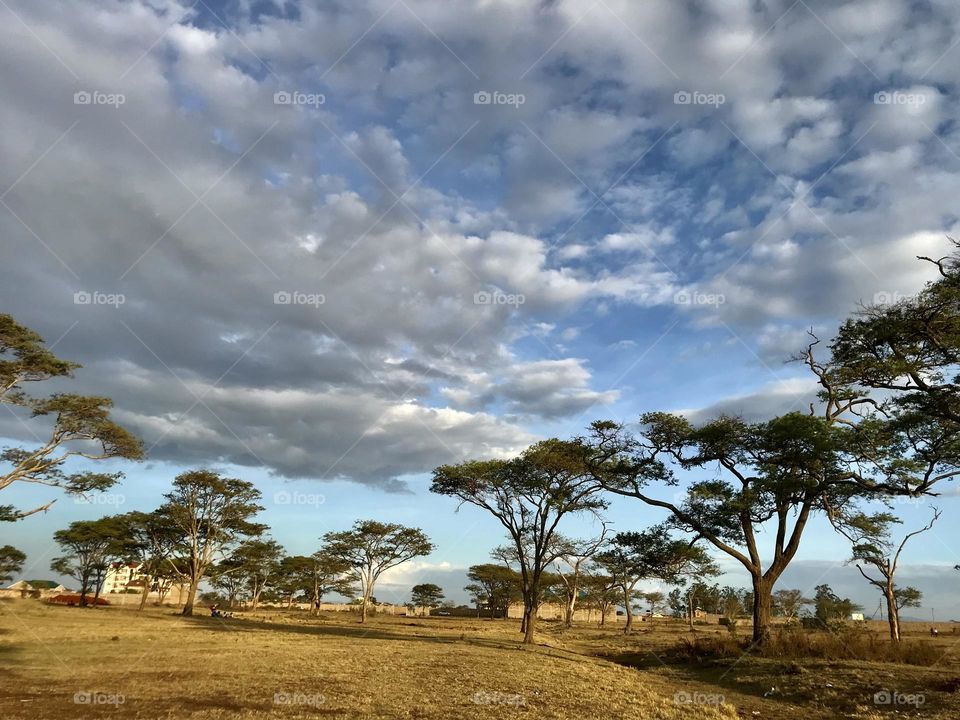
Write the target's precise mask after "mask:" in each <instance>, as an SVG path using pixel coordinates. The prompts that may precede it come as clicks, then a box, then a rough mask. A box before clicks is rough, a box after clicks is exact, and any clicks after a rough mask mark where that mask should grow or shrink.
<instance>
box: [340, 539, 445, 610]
mask: <svg viewBox="0 0 960 720" xmlns="http://www.w3.org/2000/svg"><path fill="white" fill-rule="evenodd" d="M323 541H324V544H325V546H326V552H327V553H328V554H329V555H330V556H331V557H333V558H336V559H337V560H340V561H342V562H344V563H345V564H347V565H349V567H350V573H351V574H352V576H353V577H354V579H355V580H356V581H357V582H358V583H359V584H360V592H361V603H360V622H366V620H367V605H368V604H369V602H370V598H371V597H372V596H373V590H374V587H375V586H376V583H377V580H378V579H379V578H380V576H381V575H382V574H383V573H384V571H386V570H389V569H390V568H393V567H396V566H397V565H400V564H402V563H405V562H407V561H408V560H412V559H413V558H415V557H421V556H423V555H429V554H430V553H431V552H433V544H432V543H431V542H430V540H429V538H427V536H426V535H424V533H423V531H422V530H420V529H419V528H409V527H404V526H403V525H397V524H394V523H381V522H377V521H375V520H358V521H357V522H355V523H354V524H353V527H352V528H351V529H350V530H344V531H342V532H329V533H327V534H325V535H324V536H323Z"/></svg>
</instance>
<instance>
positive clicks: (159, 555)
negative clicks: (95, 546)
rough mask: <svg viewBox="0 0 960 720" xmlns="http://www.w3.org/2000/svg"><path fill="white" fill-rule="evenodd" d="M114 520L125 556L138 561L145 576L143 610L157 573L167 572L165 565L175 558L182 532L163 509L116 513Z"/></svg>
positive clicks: (141, 596) (126, 558) (127, 558)
mask: <svg viewBox="0 0 960 720" xmlns="http://www.w3.org/2000/svg"><path fill="white" fill-rule="evenodd" d="M115 522H116V524H117V532H118V537H117V540H118V542H119V543H120V545H121V548H122V551H121V552H122V555H123V559H124V560H126V561H129V562H135V563H137V564H138V568H137V570H138V572H139V573H140V575H141V576H142V578H143V588H142V590H141V594H140V608H139V609H140V610H143V609H144V608H145V607H146V604H147V598H148V597H149V595H150V592H151V591H152V590H153V589H154V586H155V584H156V582H157V578H158V576H161V575H163V574H164V570H165V566H166V565H167V564H168V563H169V562H171V561H172V559H173V555H174V552H175V550H176V548H177V545H178V543H179V542H180V541H181V540H182V539H183V535H182V533H181V531H180V530H179V529H178V528H177V527H176V526H175V525H174V524H173V523H172V522H171V520H170V518H169V517H168V516H167V515H165V514H164V513H163V512H161V511H160V510H155V511H154V512H151V513H145V512H139V511H134V512H129V513H125V514H123V515H118V516H116V518H115Z"/></svg>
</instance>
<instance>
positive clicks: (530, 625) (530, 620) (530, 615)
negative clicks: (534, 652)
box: [523, 605, 537, 645]
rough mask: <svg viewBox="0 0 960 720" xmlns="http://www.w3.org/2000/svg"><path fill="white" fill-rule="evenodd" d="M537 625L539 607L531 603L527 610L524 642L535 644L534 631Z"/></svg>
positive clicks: (525, 643)
mask: <svg viewBox="0 0 960 720" xmlns="http://www.w3.org/2000/svg"><path fill="white" fill-rule="evenodd" d="M536 625H537V609H536V607H535V606H534V605H531V606H530V608H529V610H527V611H526V627H525V628H524V629H523V644H524V645H533V632H534V629H535V628H536Z"/></svg>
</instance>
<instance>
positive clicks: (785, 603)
mask: <svg viewBox="0 0 960 720" xmlns="http://www.w3.org/2000/svg"><path fill="white" fill-rule="evenodd" d="M773 603H774V608H775V609H776V611H777V612H778V613H779V614H780V615H781V616H783V617H785V618H786V619H787V620H794V619H796V617H797V616H798V615H799V614H800V610H801V609H802V608H803V606H804V605H811V604H813V600H811V599H809V598H805V597H804V596H803V591H802V590H793V589H784V590H777V591H776V592H774V593H773Z"/></svg>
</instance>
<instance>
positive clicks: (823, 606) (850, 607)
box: [813, 585, 863, 627]
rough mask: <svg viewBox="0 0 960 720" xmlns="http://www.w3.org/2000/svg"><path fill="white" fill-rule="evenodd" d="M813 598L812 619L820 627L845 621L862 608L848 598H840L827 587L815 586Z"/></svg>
mask: <svg viewBox="0 0 960 720" xmlns="http://www.w3.org/2000/svg"><path fill="white" fill-rule="evenodd" d="M814 590H815V595H814V597H813V605H814V617H815V618H816V620H817V623H818V624H819V625H820V626H821V627H829V626H830V624H831V623H834V622H836V621H838V620H846V619H848V618H849V617H850V615H851V614H852V613H854V612H856V611H857V610H862V609H863V608H862V607H861V606H860V605H858V604H857V603H855V602H853V600H851V599H850V598H841V597H840V596H838V595H837V594H836V593H834V592H833V590H831V589H830V586H829V585H817V587H816V588H815V589H814Z"/></svg>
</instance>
